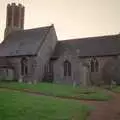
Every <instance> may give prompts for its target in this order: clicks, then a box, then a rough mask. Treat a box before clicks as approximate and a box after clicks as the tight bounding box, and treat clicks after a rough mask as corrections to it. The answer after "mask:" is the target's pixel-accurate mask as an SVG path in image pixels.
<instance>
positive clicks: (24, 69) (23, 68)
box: [21, 58, 28, 76]
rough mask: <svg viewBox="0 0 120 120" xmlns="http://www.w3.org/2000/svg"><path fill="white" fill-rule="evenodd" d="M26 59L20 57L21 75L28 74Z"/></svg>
mask: <svg viewBox="0 0 120 120" xmlns="http://www.w3.org/2000/svg"><path fill="white" fill-rule="evenodd" d="M27 62H28V61H27V59H26V58H22V59H21V75H22V76H24V75H27V74H28V63H27Z"/></svg>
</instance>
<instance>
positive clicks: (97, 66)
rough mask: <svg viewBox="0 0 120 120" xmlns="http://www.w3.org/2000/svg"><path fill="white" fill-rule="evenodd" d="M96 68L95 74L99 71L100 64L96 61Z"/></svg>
mask: <svg viewBox="0 0 120 120" xmlns="http://www.w3.org/2000/svg"><path fill="white" fill-rule="evenodd" d="M94 67H95V72H98V71H99V63H98V61H97V60H96V59H95V61H94Z"/></svg>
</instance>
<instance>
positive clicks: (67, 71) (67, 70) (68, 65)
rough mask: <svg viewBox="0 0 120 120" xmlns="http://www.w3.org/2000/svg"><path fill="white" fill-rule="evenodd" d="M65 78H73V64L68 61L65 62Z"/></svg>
mask: <svg viewBox="0 0 120 120" xmlns="http://www.w3.org/2000/svg"><path fill="white" fill-rule="evenodd" d="M64 76H71V63H70V62H69V61H68V60H66V61H64Z"/></svg>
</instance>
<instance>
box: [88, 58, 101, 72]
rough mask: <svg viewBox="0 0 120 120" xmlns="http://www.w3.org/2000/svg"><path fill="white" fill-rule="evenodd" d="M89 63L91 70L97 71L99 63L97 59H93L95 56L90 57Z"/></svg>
mask: <svg viewBox="0 0 120 120" xmlns="http://www.w3.org/2000/svg"><path fill="white" fill-rule="evenodd" d="M90 65H91V72H98V71H99V63H98V61H97V59H95V58H93V59H91V62H90Z"/></svg>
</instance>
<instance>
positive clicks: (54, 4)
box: [0, 0, 120, 42]
mask: <svg viewBox="0 0 120 120" xmlns="http://www.w3.org/2000/svg"><path fill="white" fill-rule="evenodd" d="M12 2H16V3H22V4H23V5H24V6H25V25H24V26H25V29H30V28H35V27H42V26H48V25H51V24H54V26H55V29H56V33H57V36H58V39H59V40H65V39H72V38H83V37H93V36H101V35H111V34H119V33H120V0H0V16H1V17H0V42H1V41H2V40H3V37H4V29H5V24H6V6H7V4H8V3H12Z"/></svg>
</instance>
